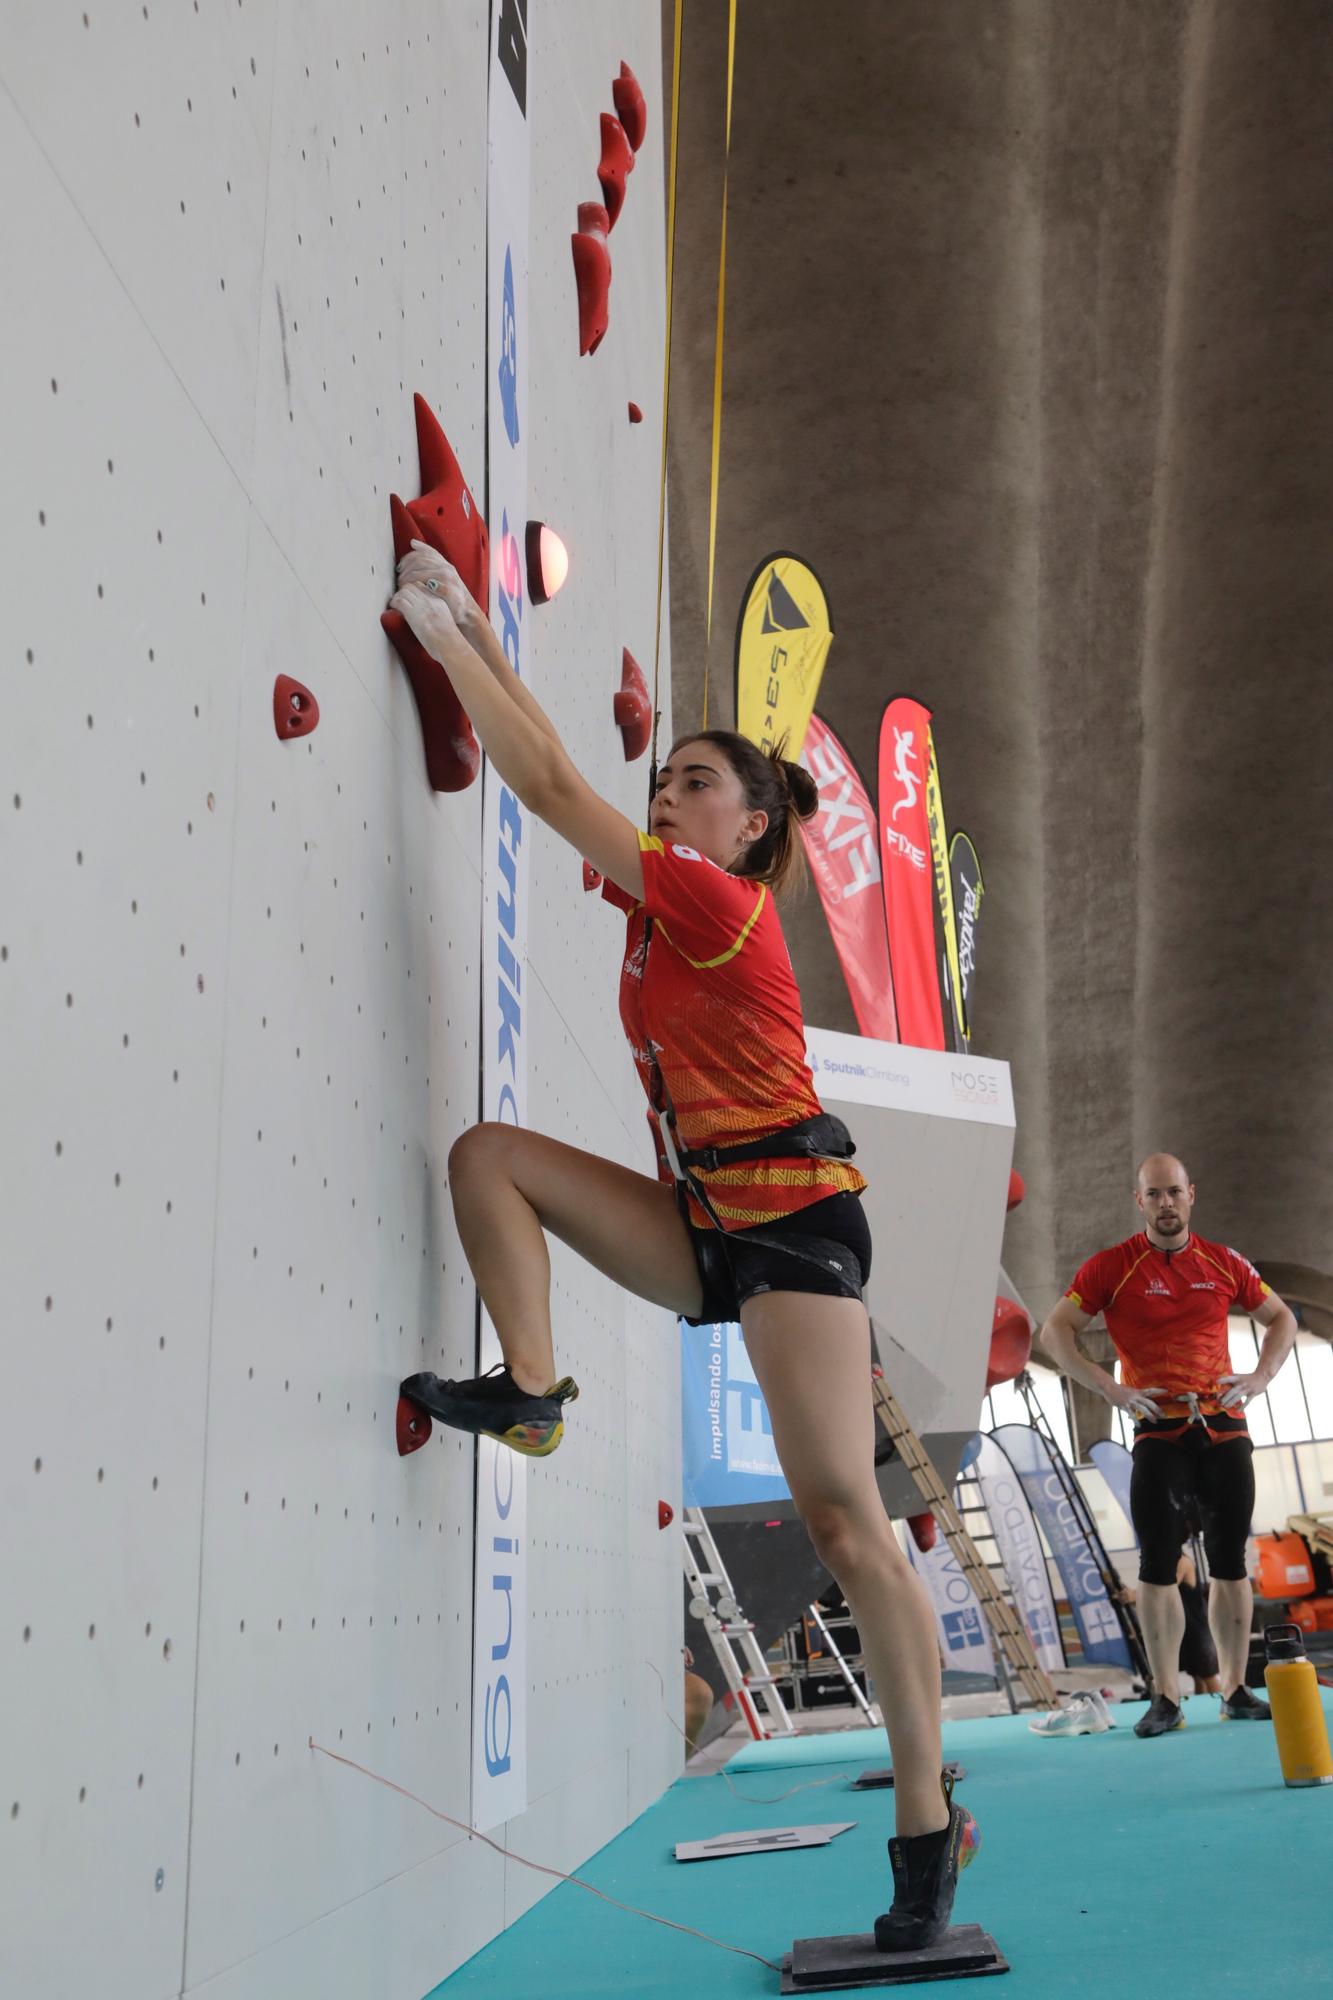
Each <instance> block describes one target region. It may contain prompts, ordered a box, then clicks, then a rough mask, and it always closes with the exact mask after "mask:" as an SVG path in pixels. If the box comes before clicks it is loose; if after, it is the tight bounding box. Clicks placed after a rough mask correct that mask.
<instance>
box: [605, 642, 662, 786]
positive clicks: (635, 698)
mask: <svg viewBox="0 0 1333 2000" xmlns="http://www.w3.org/2000/svg"><path fill="white" fill-rule="evenodd" d="M611 707H612V712H613V713H614V715H615V718H616V728H617V729H618V730H619V731H620V734H621V737H622V739H623V740H624V744H625V762H626V763H627V764H632V763H633V762H634V759H635V758H636V757H642V755H643V753H644V751H645V750H646V749H647V748H648V741H649V738H650V737H651V735H652V733H653V703H652V697H651V696H650V695H649V693H648V683H647V681H646V680H645V679H644V677H643V669H642V668H641V667H640V665H639V663H638V661H637V660H636V659H635V657H634V655H633V653H631V652H630V650H629V648H628V647H626V648H625V650H624V652H623V653H622V655H621V662H620V693H619V694H618V695H617V696H616V697H615V700H614V701H613V702H612V704H611Z"/></svg>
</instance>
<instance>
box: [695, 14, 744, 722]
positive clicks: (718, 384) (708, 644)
mask: <svg viewBox="0 0 1333 2000" xmlns="http://www.w3.org/2000/svg"><path fill="white" fill-rule="evenodd" d="M735 75H736V0H730V4H729V7H728V19H727V136H726V146H725V150H724V152H723V156H722V243H721V247H720V249H719V251H718V260H717V335H716V339H715V341H714V350H713V466H712V475H711V479H710V484H709V493H708V615H707V620H706V622H705V626H704V717H703V724H702V727H703V728H705V729H707V727H708V671H709V655H710V653H711V650H712V642H713V578H714V571H715V569H716V565H717V486H718V467H719V464H720V462H721V457H722V334H723V325H724V321H725V318H726V303H727V181H728V177H729V174H730V170H731V93H732V84H733V82H734V80H735Z"/></svg>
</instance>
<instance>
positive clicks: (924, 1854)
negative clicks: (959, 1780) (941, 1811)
mask: <svg viewBox="0 0 1333 2000" xmlns="http://www.w3.org/2000/svg"><path fill="white" fill-rule="evenodd" d="M940 1783H941V1785H942V1786H943V1788H944V1797H945V1801H946V1803H947V1805H948V1807H949V1824H948V1825H947V1826H944V1827H941V1828H940V1830H939V1832H938V1833H917V1834H909V1835H907V1836H906V1837H905V1838H904V1837H903V1836H902V1835H900V1834H895V1835H894V1837H893V1839H892V1840H891V1841H890V1842H889V1861H890V1863H891V1864H892V1867H893V1908H892V1909H891V1910H890V1911H889V1912H888V1913H887V1915H885V1916H882V1917H876V1918H875V1945H876V1947H877V1949H878V1950H880V1951H926V1950H928V1949H929V1947H930V1946H931V1945H933V1944H938V1943H939V1941H940V1939H941V1938H942V1937H943V1936H944V1933H945V1932H946V1931H947V1930H948V1928H949V1915H950V1912H951V1911H952V1909H953V1899H954V1891H955V1890H956V1889H957V1887H958V1877H959V1874H960V1873H961V1871H962V1870H963V1869H964V1868H966V1866H967V1864H968V1862H969V1861H970V1860H971V1859H972V1857H973V1855H974V1854H975V1853H976V1851H977V1849H978V1848H979V1847H980V1845H981V1831H980V1828H979V1827H978V1826H977V1823H976V1821H975V1820H974V1819H973V1817H972V1815H971V1813H970V1812H969V1811H968V1810H967V1807H966V1806H956V1805H955V1804H954V1803H953V1779H952V1778H951V1777H950V1776H949V1775H948V1773H947V1772H946V1773H944V1774H943V1775H942V1777H941V1779H940Z"/></svg>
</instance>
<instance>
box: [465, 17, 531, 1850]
mask: <svg viewBox="0 0 1333 2000" xmlns="http://www.w3.org/2000/svg"><path fill="white" fill-rule="evenodd" d="M527 11H528V10H527V7H526V5H524V4H522V0H495V4H493V5H492V8H491V57H490V81H489V94H488V101H487V126H488V158H487V168H486V243H487V254H486V291H487V314H486V339H487V367H486V383H487V396H486V461H487V513H488V520H489V525H490V535H491V555H492V561H491V583H490V614H491V623H492V625H493V626H494V627H495V630H496V633H497V635H498V637H499V639H500V641H501V644H502V645H503V647H504V651H505V658H506V659H507V660H508V662H509V664H510V666H511V667H512V668H513V670H514V672H515V673H516V674H519V675H521V676H523V677H524V678H526V668H527V649H526V633H525V627H524V620H523V613H524V596H525V592H526V588H527V577H526V573H525V570H524V564H523V541H524V534H525V524H526V521H527V488H528V459H527V435H526V431H527V422H528V411H527V389H528V380H527V337H528V315H527V305H528V153H529V146H528V121H527V107H528V45H527ZM483 786H484V793H483V799H482V940H481V943H482V1038H481V1039H482V1058H481V1063H482V1067H481V1115H482V1117H483V1118H487V1119H503V1120H506V1121H507V1122H508V1123H509V1124H511V1125H522V1124H526V1122H527V1115H526V1114H527V1054H526V1041H525V1035H524V1027H525V1018H526V1017H525V1013H524V997H523V995H524V980H523V975H524V967H525V965H526V963H527V940H528V848H527V840H528V833H529V824H530V823H529V820H528V817H527V814H526V812H525V810H524V808H523V807H522V806H521V805H520V804H519V801H518V800H517V799H516V798H515V797H514V794H513V793H512V792H511V791H510V790H509V788H508V786H507V785H505V784H503V783H502V782H501V780H500V776H499V773H498V772H497V771H496V770H495V768H494V766H493V765H492V764H490V763H489V762H488V763H487V765H486V767H485V774H484V777H483ZM479 1349H480V1353H479V1365H480V1367H481V1368H482V1369H483V1370H484V1369H486V1368H489V1367H490V1366H491V1365H492V1363H493V1362H496V1361H498V1360H499V1359H500V1344H499V1341H498V1340H497V1338H496V1334H495V1329H494V1327H493V1326H492V1325H491V1323H490V1320H489V1319H488V1318H487V1316H486V1313H485V1311H484V1310H483V1311H482V1314H481V1338H480V1342H479ZM527 1569H528V1561H527V1461H526V1460H525V1459H523V1458H521V1457H520V1456H519V1455H518V1454H517V1453H516V1452H512V1451H510V1450H509V1449H508V1448H507V1447H506V1446H504V1445H498V1444H494V1443H492V1442H491V1440H490V1439H489V1438H480V1439H479V1440H478V1445H477V1541H476V1569H475V1578H474V1606H473V1610H474V1621H473V1633H474V1639H473V1664H472V1824H473V1826H474V1827H476V1828H477V1830H478V1831H479V1832H482V1833H484V1832H486V1831H487V1830H488V1829H489V1828H490V1827H493V1826H498V1825H499V1824H500V1822H501V1821H502V1820H507V1819H513V1818H515V1817H516V1816H517V1815H518V1814H519V1813H521V1812H524V1811H525V1810H526V1808H527V1803H528V1772H527V1763H528V1666H527V1632H528V1587H527Z"/></svg>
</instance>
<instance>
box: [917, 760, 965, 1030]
mask: <svg viewBox="0 0 1333 2000" xmlns="http://www.w3.org/2000/svg"><path fill="white" fill-rule="evenodd" d="M926 742H927V745H928V747H929V752H930V755H929V759H928V762H927V765H926V827H927V830H928V832H929V834H930V859H931V865H932V867H933V868H934V871H935V900H936V902H937V903H938V905H939V912H940V922H941V924H942V926H943V929H944V965H945V974H946V977H945V985H946V986H947V988H948V994H949V1010H950V1012H951V1014H952V1016H953V1045H954V1052H955V1054H961V1053H962V1051H963V1049H964V1047H965V1046H966V1044H965V1041H964V1036H963V1025H962V1017H961V1015H960V1013H959V1003H958V997H957V996H958V931H957V927H956V925H955V922H954V907H953V883H952V880H951V878H950V874H949V836H948V833H947V831H946V830H945V825H944V794H943V792H942V791H941V790H940V767H939V761H938V759H937V757H936V755H935V732H934V730H933V729H928V730H927V731H926Z"/></svg>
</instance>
